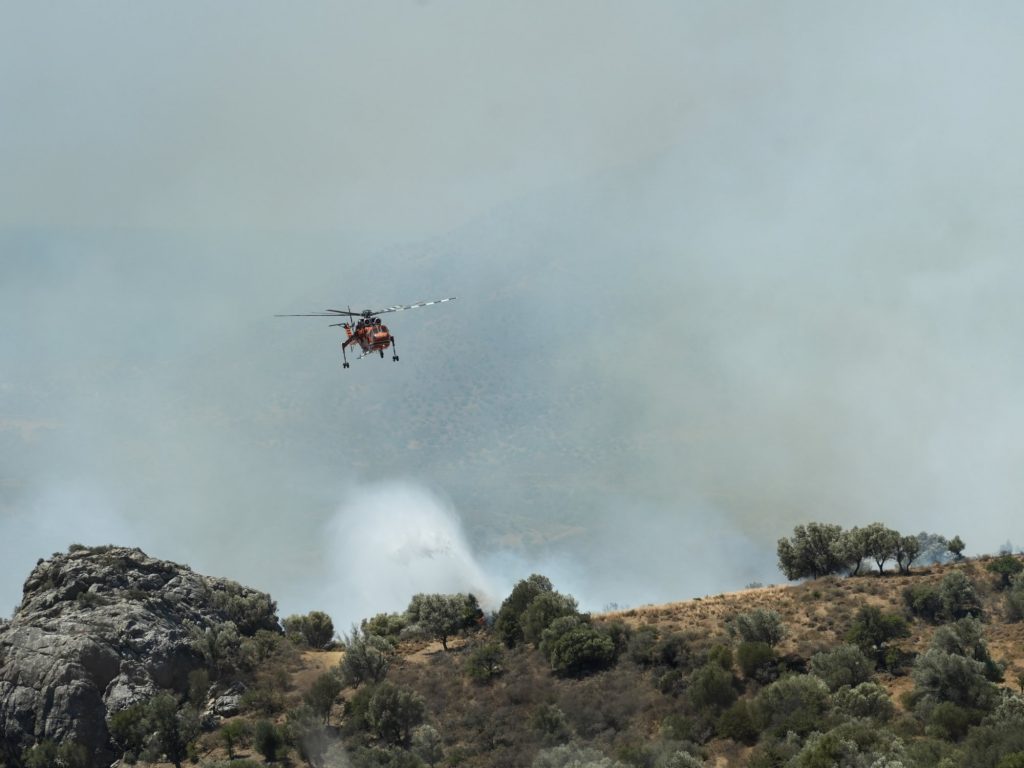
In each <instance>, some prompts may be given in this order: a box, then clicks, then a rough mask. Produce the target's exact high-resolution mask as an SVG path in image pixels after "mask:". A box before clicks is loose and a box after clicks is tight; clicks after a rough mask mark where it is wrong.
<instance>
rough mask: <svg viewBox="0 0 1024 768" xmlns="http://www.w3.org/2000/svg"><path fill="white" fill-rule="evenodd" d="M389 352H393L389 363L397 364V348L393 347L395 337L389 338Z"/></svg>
mask: <svg viewBox="0 0 1024 768" xmlns="http://www.w3.org/2000/svg"><path fill="white" fill-rule="evenodd" d="M391 350H392V351H393V352H394V354H393V355H391V361H392V362H394V363H397V362H398V347H396V346H395V337H394V336H392V337H391ZM382 354H383V353H382Z"/></svg>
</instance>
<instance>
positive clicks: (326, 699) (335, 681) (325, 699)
mask: <svg viewBox="0 0 1024 768" xmlns="http://www.w3.org/2000/svg"><path fill="white" fill-rule="evenodd" d="M342 687H343V686H342V684H341V679H340V678H339V677H338V675H337V674H335V673H334V672H325V673H324V674H322V675H320V676H319V677H318V678H317V679H316V680H315V681H313V685H312V686H311V687H310V689H309V690H308V691H307V692H306V695H305V696H303V701H305V702H306V704H308V705H309V706H310V708H311V709H312V710H313V712H315V713H316V714H317V716H319V717H320V718H322V719H323V721H324V724H325V725H326V724H329V723H330V719H331V707H333V706H334V702H335V701H336V700H337V698H338V694H339V693H341V689H342Z"/></svg>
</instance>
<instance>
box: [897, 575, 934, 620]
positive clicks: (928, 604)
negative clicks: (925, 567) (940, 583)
mask: <svg viewBox="0 0 1024 768" xmlns="http://www.w3.org/2000/svg"><path fill="white" fill-rule="evenodd" d="M903 603H904V604H905V605H906V606H907V610H909V611H910V613H911V614H913V615H914V616H916V617H918V618H919V619H923V620H924V621H928V622H936V621H938V620H939V618H940V617H941V615H942V596H941V594H940V593H939V589H938V587H936V586H934V585H932V584H913V585H911V586H909V587H907V588H905V589H904V590H903Z"/></svg>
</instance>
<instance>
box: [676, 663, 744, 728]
mask: <svg viewBox="0 0 1024 768" xmlns="http://www.w3.org/2000/svg"><path fill="white" fill-rule="evenodd" d="M686 693H687V696H688V698H689V699H690V703H691V704H692V705H693V707H694V709H696V710H697V711H701V710H710V711H712V712H714V713H715V714H716V715H717V714H718V713H720V712H721V711H722V710H723V709H725V708H726V707H728V706H729V705H731V704H732V703H733V702H734V701H736V689H735V687H734V686H733V677H732V673H731V672H727V671H726V670H724V669H722V667H721V665H719V664H715V663H708V664H705V665H704V666H703V667H701V668H700V669H698V670H697V671H696V672H694V673H693V675H692V676H691V678H690V685H689V687H688V688H687V689H686Z"/></svg>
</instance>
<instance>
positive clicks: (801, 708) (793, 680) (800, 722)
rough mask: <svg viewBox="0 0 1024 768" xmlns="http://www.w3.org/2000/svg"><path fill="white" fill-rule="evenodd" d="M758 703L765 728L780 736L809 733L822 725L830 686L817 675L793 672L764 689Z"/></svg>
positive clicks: (761, 721) (756, 701)
mask: <svg viewBox="0 0 1024 768" xmlns="http://www.w3.org/2000/svg"><path fill="white" fill-rule="evenodd" d="M754 706H755V708H756V710H757V712H758V719H759V721H760V723H761V725H762V728H763V729H764V730H768V731H770V732H771V733H773V734H775V735H777V736H780V737H781V736H785V735H786V734H787V733H789V732H790V731H792V732H793V733H796V734H798V735H803V734H807V733H810V732H811V731H814V730H817V729H818V728H820V727H821V718H822V716H823V715H824V714H825V712H826V710H827V709H828V706H829V694H828V686H826V685H825V683H824V682H822V681H821V680H820V679H819V678H817V677H815V676H814V675H790V676H788V677H783V678H781V679H780V680H777V681H776V682H774V683H772V684H771V685H769V686H767V687H766V688H762V689H761V691H760V692H759V693H758V694H757V697H756V698H755V699H754Z"/></svg>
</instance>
